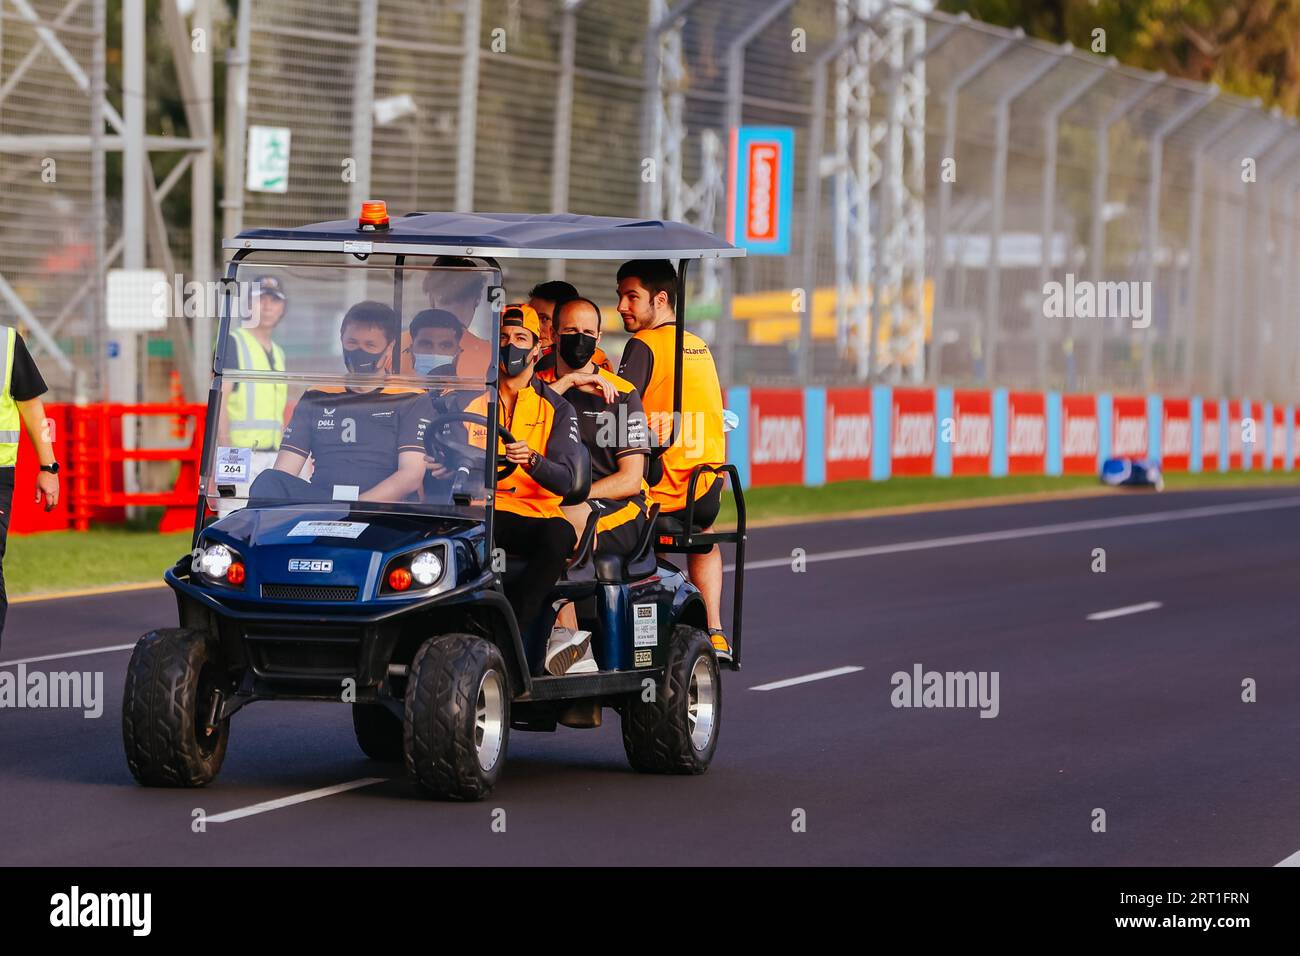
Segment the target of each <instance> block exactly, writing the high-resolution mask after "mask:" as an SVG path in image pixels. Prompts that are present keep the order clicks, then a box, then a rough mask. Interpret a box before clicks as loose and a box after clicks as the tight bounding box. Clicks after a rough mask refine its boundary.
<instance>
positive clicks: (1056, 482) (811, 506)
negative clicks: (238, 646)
mask: <svg viewBox="0 0 1300 956" xmlns="http://www.w3.org/2000/svg"><path fill="white" fill-rule="evenodd" d="M1165 482H1166V487H1168V488H1170V489H1192V488H1231V487H1264V486H1269V485H1289V486H1291V487H1297V488H1300V473H1296V472H1289V473H1279V472H1259V471H1255V472H1238V473H1229V474H1218V473H1213V474H1201V475H1190V474H1172V475H1167V476H1166V478H1165ZM1096 487H1097V480H1096V479H1095V478H1093V477H1092V476H1090V475H1066V476H1062V477H1054V478H1049V477H1046V476H1043V475H1011V476H1008V477H1006V478H988V477H961V478H893V479H890V480H889V481H843V482H837V483H835V484H830V485H823V486H822V487H820V488H804V487H800V486H797V485H785V486H780V487H774V488H752V489H750V490H749V491H748V492H746V494H745V502H746V504H747V505H748V507H749V518H750V520H751V521H761V520H765V519H768V520H770V519H774V518H811V517H819V516H827V515H834V514H840V513H844V512H852V511H868V510H872V509H877V508H894V507H900V506H905V505H918V504H927V503H932V502H943V501H959V500H968V499H971V500H973V499H979V498H990V497H997V496H1001V495H1032V494H1050V493H1053V492H1056V493H1059V492H1069V491H1079V490H1089V489H1093V488H1096ZM734 521H735V514H734V511H733V509H732V506H731V500H730V498H724V501H723V509H722V515H721V516H720V518H719V524H722V525H727V524H730V523H732V522H734ZM156 526H157V515H156V514H147V515H145V516H143V517H142V520H141V523H140V524H138V525H136V526H133V527H129V528H105V527H101V528H92V529H91V530H90V531H87V532H84V533H79V532H75V531H56V532H50V533H48V534H33V535H11V536H10V538H9V550H8V553H7V554H6V555H5V562H4V571H5V583H6V586H7V589H8V591H9V594H10V595H11V596H18V595H21V594H37V593H40V592H42V591H63V590H71V589H74V588H88V587H98V586H104V585H113V584H131V583H137V582H141V581H159V580H161V579H162V573H163V571H164V570H165V569H167V568H169V567H171V565H172V564H173V563H174V562H175V561H176V559H177V558H178V557H180V556H181V555H182V554H184V553H185V552H186V551H188V550H189V538H190V536H189V532H184V531H183V532H177V533H175V534H158V533H157V532H154V531H152V530H150V529H151V528H154V527H156Z"/></svg>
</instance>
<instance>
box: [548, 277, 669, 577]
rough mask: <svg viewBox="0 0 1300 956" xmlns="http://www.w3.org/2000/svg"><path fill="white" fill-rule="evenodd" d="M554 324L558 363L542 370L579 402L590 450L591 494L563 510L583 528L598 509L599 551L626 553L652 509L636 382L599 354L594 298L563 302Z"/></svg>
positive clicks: (598, 320)
mask: <svg viewBox="0 0 1300 956" xmlns="http://www.w3.org/2000/svg"><path fill="white" fill-rule="evenodd" d="M555 328H556V348H555V351H556V355H557V359H556V365H555V368H554V370H553V371H551V372H550V373H541V372H539V373H538V375H539V377H541V378H542V380H543V381H549V382H551V383H552V384H551V387H552V388H553V389H554V390H555V392H556V394H558V395H563V396H564V397H565V399H566V400H567V401H568V402H569V404H570V405H572V406H573V410H574V412H576V413H577V416H578V429H579V432H580V433H581V435H582V443H583V444H584V445H586V446H587V451H588V452H589V453H590V454H591V493H590V497H589V498H588V500H587V501H586V502H584V503H583V504H580V505H573V506H568V507H566V508H565V509H564V513H565V517H567V518H568V519H569V520H570V521H571V522H572V523H573V525H574V529H575V530H576V531H577V532H579V533H581V532H582V530H583V529H584V528H585V527H586V524H587V519H588V517H589V516H590V515H591V514H592V512H595V514H596V515H597V524H596V532H597V534H596V552H597V553H598V554H627V553H628V552H629V551H630V550H631V549H632V547H633V545H635V543H636V541H637V539H638V538H639V537H640V534H641V530H642V528H643V527H644V525H645V519H646V511H647V508H648V492H649V485H647V484H646V481H645V470H646V462H647V460H648V459H649V457H650V437H649V431H648V428H647V425H646V417H645V409H644V408H643V407H642V405H641V396H640V395H639V394H638V393H637V390H636V389H635V388H633V387H632V383H631V382H629V381H627V379H624V378H620V377H619V376H617V375H615V374H614V373H613V372H610V371H608V370H607V369H604V368H601V367H600V366H599V365H597V364H596V363H595V361H594V359H593V356H594V355H595V353H596V349H597V345H598V343H599V342H600V337H601V316H600V307H599V306H597V305H596V303H594V302H592V301H591V300H590V299H584V298H576V299H570V300H569V301H567V302H564V303H561V305H560V306H559V307H558V308H557V309H556V313H555Z"/></svg>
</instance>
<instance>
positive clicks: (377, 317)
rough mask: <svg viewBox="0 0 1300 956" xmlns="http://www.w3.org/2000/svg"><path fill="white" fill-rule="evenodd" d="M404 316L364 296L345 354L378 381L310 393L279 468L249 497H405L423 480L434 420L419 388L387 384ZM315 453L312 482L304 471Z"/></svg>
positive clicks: (345, 333) (344, 330)
mask: <svg viewBox="0 0 1300 956" xmlns="http://www.w3.org/2000/svg"><path fill="white" fill-rule="evenodd" d="M400 328H401V323H400V320H399V319H398V317H397V313H395V312H394V311H393V310H392V309H391V308H389V307H388V306H386V305H384V304H383V303H382V302H374V301H368V302H359V303H357V304H356V305H354V306H352V308H350V309H348V312H347V315H345V316H344V317H343V323H342V325H341V326H340V329H339V339H340V342H341V344H342V346H343V360H344V364H345V365H346V366H347V368H348V371H349V372H351V373H353V374H354V375H358V376H364V377H365V378H366V379H370V380H373V382H374V384H373V385H372V386H369V387H367V386H355V385H349V386H348V387H346V388H339V387H322V388H315V389H310V390H308V391H307V392H306V393H304V394H303V396H302V398H301V399H299V401H298V406H297V407H296V408H295V409H294V412H293V417H292V418H291V419H290V421H289V424H288V426H287V427H286V428H285V430H284V436H283V438H282V439H281V440H280V452H279V454H278V455H277V456H276V460H275V468H274V469H272V470H270V471H265V472H263V473H262V474H261V475H260V476H259V477H258V478H257V479H256V481H254V483H253V488H252V490H251V491H250V493H249V497H250V498H272V499H282V500H290V501H404V500H407V499H408V498H409V497H410V496H411V495H413V494H415V492H416V491H417V490H418V489H419V487H420V485H421V483H422V482H423V480H424V432H425V429H426V428H428V426H429V422H430V421H431V420H432V418H433V406H432V404H431V402H430V399H429V396H428V395H427V394H426V393H425V392H423V391H420V390H411V389H400V388H392V389H389V388H383V387H382V379H383V376H384V375H385V374H386V373H387V372H388V371H389V369H390V368H391V367H392V361H393V343H394V342H396V341H397V338H398V335H399V332H400ZM309 457H310V458H312V459H313V460H314V463H315V469H314V471H313V472H312V477H311V480H310V481H305V480H303V479H302V478H300V477H298V476H299V475H300V474H301V473H302V470H303V466H304V465H306V463H307V459H308V458H309Z"/></svg>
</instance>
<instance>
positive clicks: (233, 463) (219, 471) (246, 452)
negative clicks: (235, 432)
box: [213, 446, 253, 482]
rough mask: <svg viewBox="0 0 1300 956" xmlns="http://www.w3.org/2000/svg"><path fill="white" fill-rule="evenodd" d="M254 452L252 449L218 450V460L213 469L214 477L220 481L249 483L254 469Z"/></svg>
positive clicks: (222, 448) (225, 448)
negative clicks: (250, 474) (249, 477)
mask: <svg viewBox="0 0 1300 956" xmlns="http://www.w3.org/2000/svg"><path fill="white" fill-rule="evenodd" d="M252 461H253V450H252V449H251V448H229V447H226V446H222V447H220V448H218V449H217V460H216V464H215V467H214V468H213V477H214V478H216V479H217V480H218V481H232V482H239V481H248V476H249V472H251V471H252V470H253V469H252Z"/></svg>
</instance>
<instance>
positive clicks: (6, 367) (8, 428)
mask: <svg viewBox="0 0 1300 956" xmlns="http://www.w3.org/2000/svg"><path fill="white" fill-rule="evenodd" d="M0 335H3V336H4V347H3V348H0V356H2V357H0V362H3V365H0V468H12V467H14V466H15V465H17V464H18V430H19V428H20V427H21V425H22V416H21V415H19V414H18V403H17V402H15V401H14V397H13V396H12V395H11V394H9V383H10V380H11V379H12V378H13V374H14V346H15V345H16V344H17V342H18V333H17V332H16V331H15V330H13V329H11V328H9V327H8V326H4V327H0Z"/></svg>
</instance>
